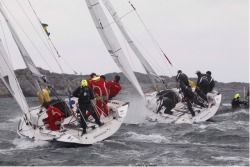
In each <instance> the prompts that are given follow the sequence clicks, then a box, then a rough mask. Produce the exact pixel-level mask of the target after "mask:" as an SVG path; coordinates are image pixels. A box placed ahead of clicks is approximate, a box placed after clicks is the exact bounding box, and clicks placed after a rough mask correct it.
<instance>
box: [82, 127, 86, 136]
mask: <svg viewBox="0 0 250 167" xmlns="http://www.w3.org/2000/svg"><path fill="white" fill-rule="evenodd" d="M86 133H87V131H86V128H83V130H82V134H81V136H82V135H84V134H86Z"/></svg>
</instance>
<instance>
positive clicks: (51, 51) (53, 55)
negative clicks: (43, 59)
mask: <svg viewBox="0 0 250 167" xmlns="http://www.w3.org/2000/svg"><path fill="white" fill-rule="evenodd" d="M17 2H18V1H17ZM28 2H29V4H30V6H31V9H32V11H33V12H34V14H35V16H36V18H37V20H38V21H39V24H40V27H41V28H42V26H41V25H42V22H41V21H40V19H39V18H38V16H37V14H36V12H35V10H34V9H33V7H32V5H31V3H30V1H28ZM18 4H19V6H20V7H21V5H20V3H19V2H18ZM21 9H22V10H23V8H22V7H21ZM23 12H24V13H25V11H24V10H23ZM25 15H26V17H27V18H28V19H29V17H28V16H27V14H26V13H25ZM29 21H30V19H29ZM30 23H31V25H32V26H33V28H34V29H35V30H36V28H35V26H34V25H33V23H32V22H31V21H30ZM42 31H43V33H44V34H45V32H44V30H42ZM36 32H37V34H38V35H39V37H40V39H41V40H42V42H43V43H44V45H45V46H46V47H47V49H48V51H49V52H50V53H51V55H52V57H53V58H54V59H55V61H56V62H57V59H56V56H55V54H54V52H53V50H52V48H51V46H50V45H49V43H48V45H49V48H48V46H47V45H46V44H45V42H44V41H43V39H42V37H41V36H40V34H39V33H38V31H37V30H36ZM45 36H47V35H46V34H45ZM57 64H58V66H59V68H60V69H61V66H60V64H59V63H58V62H57ZM51 71H53V70H51ZM61 72H62V73H63V70H61Z"/></svg>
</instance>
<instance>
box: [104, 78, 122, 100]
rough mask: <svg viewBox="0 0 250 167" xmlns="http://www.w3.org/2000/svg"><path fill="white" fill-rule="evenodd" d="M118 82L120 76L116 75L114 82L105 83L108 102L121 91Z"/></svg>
mask: <svg viewBox="0 0 250 167" xmlns="http://www.w3.org/2000/svg"><path fill="white" fill-rule="evenodd" d="M119 81H120V76H119V75H116V76H115V79H114V81H107V82H106V88H107V90H108V94H109V100H111V99H112V98H113V97H115V96H116V95H117V94H118V93H119V92H120V90H121V89H122V87H121V85H120V83H119Z"/></svg>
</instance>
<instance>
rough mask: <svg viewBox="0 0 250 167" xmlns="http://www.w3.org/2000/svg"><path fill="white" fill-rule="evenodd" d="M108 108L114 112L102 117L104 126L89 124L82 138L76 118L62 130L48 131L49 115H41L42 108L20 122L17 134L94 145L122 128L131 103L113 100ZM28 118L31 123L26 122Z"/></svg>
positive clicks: (30, 113) (65, 123) (70, 120)
mask: <svg viewBox="0 0 250 167" xmlns="http://www.w3.org/2000/svg"><path fill="white" fill-rule="evenodd" d="M108 106H109V108H111V109H112V112H110V114H109V116H107V117H104V116H101V121H102V122H104V125H103V126H101V127H99V126H98V125H97V124H95V123H94V121H91V122H87V125H88V127H89V128H87V133H86V134H84V135H82V136H81V133H82V129H81V128H80V127H79V126H77V125H78V121H76V118H75V117H74V116H69V117H67V118H66V119H65V120H64V122H63V124H62V126H61V127H62V128H61V130H58V131H51V130H48V129H46V128H45V126H44V123H43V121H42V119H44V118H45V117H47V114H46V113H45V112H41V113H39V112H40V111H41V108H40V106H39V107H36V108H32V109H31V110H30V111H29V112H28V113H26V114H24V115H23V117H22V118H21V120H20V122H19V125H18V130H17V133H18V135H19V136H24V137H27V138H30V139H36V140H44V141H60V142H67V143H76V144H85V145H90V144H94V143H96V142H99V141H102V140H104V139H106V138H108V137H110V136H111V135H113V134H114V133H115V132H116V131H117V130H118V129H119V128H120V126H121V124H122V122H123V120H124V118H125V116H126V114H127V111H128V106H129V103H125V102H122V101H118V100H111V101H109V102H108ZM73 107H74V108H73V110H74V111H76V110H75V109H76V106H75V105H73ZM27 118H28V120H30V121H26V120H27ZM92 120H93V119H92ZM69 125H70V126H69ZM91 126H95V129H93V128H91Z"/></svg>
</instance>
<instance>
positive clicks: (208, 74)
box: [206, 71, 215, 92]
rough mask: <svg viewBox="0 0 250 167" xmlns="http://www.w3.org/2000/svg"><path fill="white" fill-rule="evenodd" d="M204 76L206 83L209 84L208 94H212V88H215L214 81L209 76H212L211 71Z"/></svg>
mask: <svg viewBox="0 0 250 167" xmlns="http://www.w3.org/2000/svg"><path fill="white" fill-rule="evenodd" d="M206 74H207V79H208V83H209V89H208V92H212V91H213V89H214V86H215V83H214V79H213V78H212V76H211V75H212V73H211V71H207V72H206Z"/></svg>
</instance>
